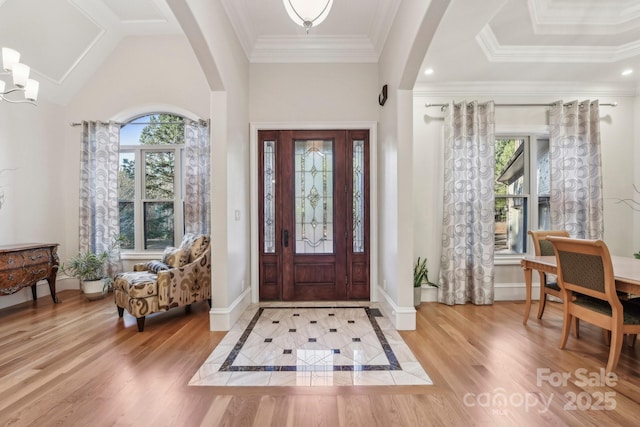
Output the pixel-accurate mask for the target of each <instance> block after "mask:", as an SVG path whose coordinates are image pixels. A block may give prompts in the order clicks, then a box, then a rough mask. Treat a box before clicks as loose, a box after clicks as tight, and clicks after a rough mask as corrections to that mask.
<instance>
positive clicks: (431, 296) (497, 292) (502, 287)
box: [420, 283, 540, 302]
mask: <svg viewBox="0 0 640 427" xmlns="http://www.w3.org/2000/svg"><path fill="white" fill-rule="evenodd" d="M526 294H527V292H526V288H525V285H524V283H497V284H496V285H495V287H494V301H524V300H526V299H527V298H526V296H527V295H526ZM539 299H540V286H539V285H537V284H534V285H533V286H532V287H531V300H532V301H537V300H539ZM420 301H422V302H437V301H438V288H436V287H434V286H426V285H422V294H421V296H420Z"/></svg>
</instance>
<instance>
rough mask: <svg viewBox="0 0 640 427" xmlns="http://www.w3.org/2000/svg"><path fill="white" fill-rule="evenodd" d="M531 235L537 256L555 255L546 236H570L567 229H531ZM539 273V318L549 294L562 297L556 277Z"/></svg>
mask: <svg viewBox="0 0 640 427" xmlns="http://www.w3.org/2000/svg"><path fill="white" fill-rule="evenodd" d="M529 235H530V236H531V240H532V241H533V249H534V251H535V254H536V256H554V255H555V251H554V250H553V245H552V244H551V243H550V242H548V241H547V240H546V237H547V236H560V237H569V232H568V231H566V230H537V231H529ZM538 273H539V274H540V304H539V305H538V319H542V314H543V313H544V308H545V306H546V304H547V295H552V296H554V297H556V298H561V296H560V287H559V286H558V283H557V279H556V277H555V276H552V275H547V274H546V273H544V272H542V271H538ZM576 333H577V329H576Z"/></svg>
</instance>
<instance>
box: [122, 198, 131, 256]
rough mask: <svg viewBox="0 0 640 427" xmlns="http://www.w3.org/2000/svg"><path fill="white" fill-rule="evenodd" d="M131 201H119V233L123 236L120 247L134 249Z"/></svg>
mask: <svg viewBox="0 0 640 427" xmlns="http://www.w3.org/2000/svg"><path fill="white" fill-rule="evenodd" d="M133 203H134V202H133V201H131V202H125V201H122V200H121V201H120V203H119V208H120V235H121V236H123V237H124V239H125V240H124V242H122V243H121V244H120V247H121V248H122V249H134V242H135V234H134V211H133V209H134V205H133Z"/></svg>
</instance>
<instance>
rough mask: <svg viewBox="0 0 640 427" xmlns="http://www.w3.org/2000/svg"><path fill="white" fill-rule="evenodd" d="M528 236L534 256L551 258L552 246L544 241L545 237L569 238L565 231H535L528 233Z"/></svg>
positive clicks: (553, 253) (552, 253)
mask: <svg viewBox="0 0 640 427" xmlns="http://www.w3.org/2000/svg"><path fill="white" fill-rule="evenodd" d="M529 235H530V236H531V240H532V241H533V249H534V251H535V254H536V256H553V255H555V252H554V250H553V245H552V244H551V242H549V241H548V240H547V239H546V237H547V236H559V237H569V232H568V231H566V230H536V231H529Z"/></svg>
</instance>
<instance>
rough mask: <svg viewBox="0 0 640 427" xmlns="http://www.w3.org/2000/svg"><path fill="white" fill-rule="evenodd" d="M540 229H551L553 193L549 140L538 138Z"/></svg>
mask: <svg viewBox="0 0 640 427" xmlns="http://www.w3.org/2000/svg"><path fill="white" fill-rule="evenodd" d="M537 157H538V167H537V168H536V169H537V170H536V172H537V178H538V180H537V183H538V230H550V229H551V210H550V209H549V196H550V195H551V185H550V173H549V140H540V139H539V140H538V156H537Z"/></svg>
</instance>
